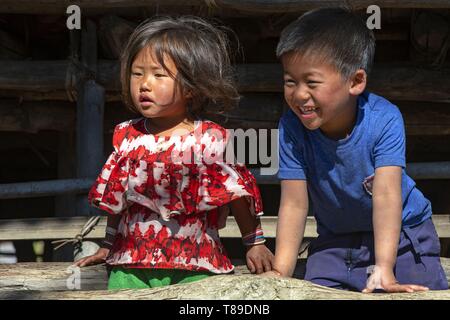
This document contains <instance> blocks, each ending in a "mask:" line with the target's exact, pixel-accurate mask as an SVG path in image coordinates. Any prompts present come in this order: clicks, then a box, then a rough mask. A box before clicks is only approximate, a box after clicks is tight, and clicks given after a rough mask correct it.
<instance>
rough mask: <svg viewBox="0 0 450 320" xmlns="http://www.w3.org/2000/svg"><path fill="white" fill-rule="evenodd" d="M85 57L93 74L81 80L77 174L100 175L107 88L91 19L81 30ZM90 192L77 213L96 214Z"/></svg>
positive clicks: (78, 112)
mask: <svg viewBox="0 0 450 320" xmlns="http://www.w3.org/2000/svg"><path fill="white" fill-rule="evenodd" d="M81 58H82V63H83V65H84V66H85V67H86V68H87V70H88V72H89V74H90V76H88V78H87V79H84V81H82V82H81V83H79V87H78V99H77V100H78V101H77V125H76V128H77V135H76V137H77V177H78V178H93V177H96V176H97V175H98V173H99V171H100V169H101V167H102V164H103V162H104V153H103V115H104V105H105V90H104V88H103V87H102V86H100V85H99V84H97V83H96V81H95V76H96V74H97V32H96V26H95V24H94V22H92V21H90V20H87V21H85V26H84V28H83V29H82V33H81ZM94 212H95V211H94V210H93V208H90V207H89V205H88V203H87V197H86V195H80V196H79V197H78V204H77V215H92V214H94Z"/></svg>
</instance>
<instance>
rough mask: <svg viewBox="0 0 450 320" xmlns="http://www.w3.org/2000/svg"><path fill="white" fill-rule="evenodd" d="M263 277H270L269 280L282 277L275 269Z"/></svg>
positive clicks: (265, 273)
mask: <svg viewBox="0 0 450 320" xmlns="http://www.w3.org/2000/svg"><path fill="white" fill-rule="evenodd" d="M261 276H263V277H268V278H280V277H282V275H281V273H280V272H278V271H276V270H275V269H272V270H271V271H268V272H264V273H263V274H262V275H261Z"/></svg>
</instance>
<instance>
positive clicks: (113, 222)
mask: <svg viewBox="0 0 450 320" xmlns="http://www.w3.org/2000/svg"><path fill="white" fill-rule="evenodd" d="M121 218H122V215H121V214H115V215H112V214H108V218H107V222H106V235H105V239H104V240H103V241H102V244H101V246H100V248H99V249H98V250H97V252H96V253H95V254H93V255H92V256H89V257H85V258H82V259H80V260H78V261H76V262H75V263H74V265H75V266H77V267H80V268H82V267H85V266H90V265H94V264H100V263H104V262H105V260H106V257H107V256H108V254H109V250H110V249H111V247H112V245H113V243H114V239H115V233H116V232H117V227H118V226H119V222H120V219H121Z"/></svg>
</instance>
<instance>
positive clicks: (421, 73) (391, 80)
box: [0, 60, 450, 101]
mask: <svg viewBox="0 0 450 320" xmlns="http://www.w3.org/2000/svg"><path fill="white" fill-rule="evenodd" d="M67 67H68V62H67V61H20V62H15V63H11V62H10V61H5V60H3V61H0V70H1V72H0V90H2V91H4V90H15V91H16V92H36V93H45V92H47V93H48V92H61V91H65V89H66V88H65V79H66V71H67ZM236 70H237V77H238V85H239V90H240V91H241V92H282V90H283V86H282V69H281V66H280V65H278V64H244V65H237V66H236ZM79 76H80V75H79ZM97 81H98V82H99V83H100V84H101V85H102V86H104V87H105V89H106V91H108V92H116V93H117V92H118V91H119V90H120V78H119V64H118V63H117V62H114V61H106V60H103V61H100V62H99V64H98V75H97ZM368 89H369V90H371V91H373V92H375V93H378V94H380V95H383V96H385V97H386V98H388V99H391V100H411V101H450V70H449V69H448V68H442V69H440V70H435V69H430V68H422V67H417V66H412V65H402V64H400V65H399V64H395V65H376V66H375V67H374V70H373V72H372V74H371V75H370V76H369V86H368ZM59 96H61V94H59ZM62 96H63V97H64V95H62Z"/></svg>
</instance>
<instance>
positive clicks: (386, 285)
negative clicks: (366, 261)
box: [362, 266, 428, 293]
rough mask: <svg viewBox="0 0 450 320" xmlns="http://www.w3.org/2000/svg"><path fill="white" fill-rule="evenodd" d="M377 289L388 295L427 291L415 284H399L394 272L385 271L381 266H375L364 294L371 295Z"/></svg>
mask: <svg viewBox="0 0 450 320" xmlns="http://www.w3.org/2000/svg"><path fill="white" fill-rule="evenodd" d="M375 289H382V290H384V291H386V292H387V293H396V292H409V293H412V292H417V291H427V290H428V288H427V287H423V286H419V285H415V284H399V283H398V282H397V279H395V276H394V272H393V271H392V270H390V269H385V268H382V267H379V266H375V267H374V270H373V273H372V275H371V276H370V277H369V279H368V280H367V285H366V288H365V289H364V290H363V291H362V292H363V293H371V292H373V291H374V290H375Z"/></svg>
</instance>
